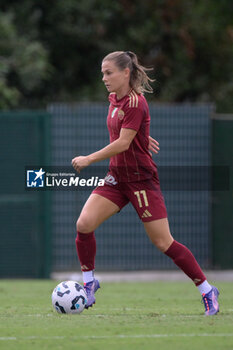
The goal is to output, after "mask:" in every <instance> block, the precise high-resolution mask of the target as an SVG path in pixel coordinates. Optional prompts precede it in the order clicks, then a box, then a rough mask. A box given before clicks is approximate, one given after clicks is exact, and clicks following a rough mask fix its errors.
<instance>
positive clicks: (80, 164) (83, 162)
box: [71, 156, 90, 173]
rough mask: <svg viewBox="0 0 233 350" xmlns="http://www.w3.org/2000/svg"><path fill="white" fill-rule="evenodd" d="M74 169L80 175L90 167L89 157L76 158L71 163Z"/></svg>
mask: <svg viewBox="0 0 233 350" xmlns="http://www.w3.org/2000/svg"><path fill="white" fill-rule="evenodd" d="M71 163H72V166H73V167H74V169H75V170H76V171H77V172H78V173H80V171H81V170H82V169H84V168H86V167H87V166H88V165H90V160H89V158H88V157H87V156H79V157H75V158H73V159H72V161H71Z"/></svg>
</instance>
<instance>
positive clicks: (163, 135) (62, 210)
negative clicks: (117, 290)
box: [48, 103, 212, 270]
mask: <svg viewBox="0 0 233 350" xmlns="http://www.w3.org/2000/svg"><path fill="white" fill-rule="evenodd" d="M107 110H108V106H107V105H105V104H93V103H92V104H73V105H70V104H53V105H50V106H49V108H48V111H49V112H50V113H51V114H52V125H51V133H52V138H51V140H52V149H51V155H52V157H51V160H52V165H54V166H70V162H71V159H72V158H73V157H74V156H77V155H86V154H89V153H91V152H94V151H96V150H98V149H100V148H102V147H104V146H105V145H106V144H107V143H108V142H109V139H108V131H107V127H106V116H107ZM150 113H151V135H152V136H153V137H154V138H156V139H157V140H158V141H159V142H160V148H161V150H160V153H159V155H157V156H153V157H154V160H155V161H156V163H157V164H158V166H159V169H160V168H161V167H162V168H163V169H164V167H168V169H169V167H171V166H177V167H179V168H181V169H182V167H183V168H184V169H185V167H186V168H187V167H188V166H190V167H191V166H193V167H198V166H205V167H208V166H209V165H210V162H211V157H210V153H211V150H210V143H211V139H210V115H211V113H212V107H211V106H209V105H190V104H187V105H186V104H184V105H157V104H150ZM107 164H108V161H105V162H102V163H101V169H102V166H106V172H107ZM96 174H97V175H98V168H97V170H96ZM161 183H162V189H163V179H162V178H161ZM165 188H167V186H165ZM90 192H91V191H89V192H88V191H87V190H85V191H81V190H80V189H79V190H77V191H69V192H68V191H63V192H61V191H57V192H53V194H52V196H53V201H52V221H53V222H52V228H53V244H52V246H53V252H52V256H53V258H52V262H53V265H52V268H53V270H72V269H78V270H79V264H78V261H77V257H76V251H75V244H74V240H75V236H76V229H75V222H76V219H77V217H78V215H79V213H80V211H81V209H82V206H83V205H84V203H85V201H86V199H87V198H88V196H89V194H90ZM164 197H165V200H166V204H167V209H168V215H169V222H170V227H171V231H172V233H173V235H174V237H175V238H176V239H177V240H178V241H181V242H183V243H184V244H186V245H187V246H188V247H189V248H190V249H191V250H192V251H193V253H194V254H195V256H196V257H197V259H198V261H199V262H200V264H201V265H202V266H203V267H205V268H208V267H210V265H211V239H210V226H211V225H210V192H208V189H207V190H205V189H203V188H202V189H201V190H198V189H197V190H195V191H194V190H182V188H181V189H179V190H177V189H174V190H173V188H172V186H171V188H170V189H169V190H164ZM96 239H97V257H96V268H97V269H101V270H135V269H138V270H140V269H170V268H173V263H172V262H171V261H170V259H168V258H167V257H166V256H164V255H163V254H161V253H160V252H159V251H158V250H156V248H154V246H152V244H151V243H150V242H149V240H148V238H147V236H146V234H145V232H144V228H143V225H142V223H141V222H140V220H139V218H138V216H137V214H136V213H135V211H134V209H133V208H132V207H131V205H128V206H127V207H125V208H124V209H123V210H122V212H121V213H119V214H116V215H115V216H113V217H112V218H110V219H109V220H108V221H107V222H105V223H104V224H103V225H102V226H101V227H99V228H98V229H97V230H96Z"/></svg>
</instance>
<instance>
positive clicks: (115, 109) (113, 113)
mask: <svg viewBox="0 0 233 350" xmlns="http://www.w3.org/2000/svg"><path fill="white" fill-rule="evenodd" d="M116 111H117V108H116V107H115V108H114V110H113V111H112V114H111V117H112V118H113V117H114V115H115V113H116Z"/></svg>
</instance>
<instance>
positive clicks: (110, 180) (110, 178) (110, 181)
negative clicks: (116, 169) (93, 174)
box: [104, 174, 117, 185]
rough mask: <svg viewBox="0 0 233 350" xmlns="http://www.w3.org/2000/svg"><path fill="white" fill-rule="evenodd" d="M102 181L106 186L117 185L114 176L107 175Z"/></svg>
mask: <svg viewBox="0 0 233 350" xmlns="http://www.w3.org/2000/svg"><path fill="white" fill-rule="evenodd" d="M104 181H105V183H106V184H108V185H117V181H116V179H115V177H114V176H112V175H110V174H108V175H107V176H106V177H105V178H104Z"/></svg>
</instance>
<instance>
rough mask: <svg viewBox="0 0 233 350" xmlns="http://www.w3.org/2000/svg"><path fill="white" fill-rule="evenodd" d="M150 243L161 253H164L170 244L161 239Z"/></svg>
mask: <svg viewBox="0 0 233 350" xmlns="http://www.w3.org/2000/svg"><path fill="white" fill-rule="evenodd" d="M151 241H152V243H153V244H154V245H155V246H156V247H157V248H158V249H159V250H160V251H161V252H162V253H164V252H166V251H167V249H168V248H169V245H170V243H169V242H167V241H166V240H163V239H153V240H151Z"/></svg>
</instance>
